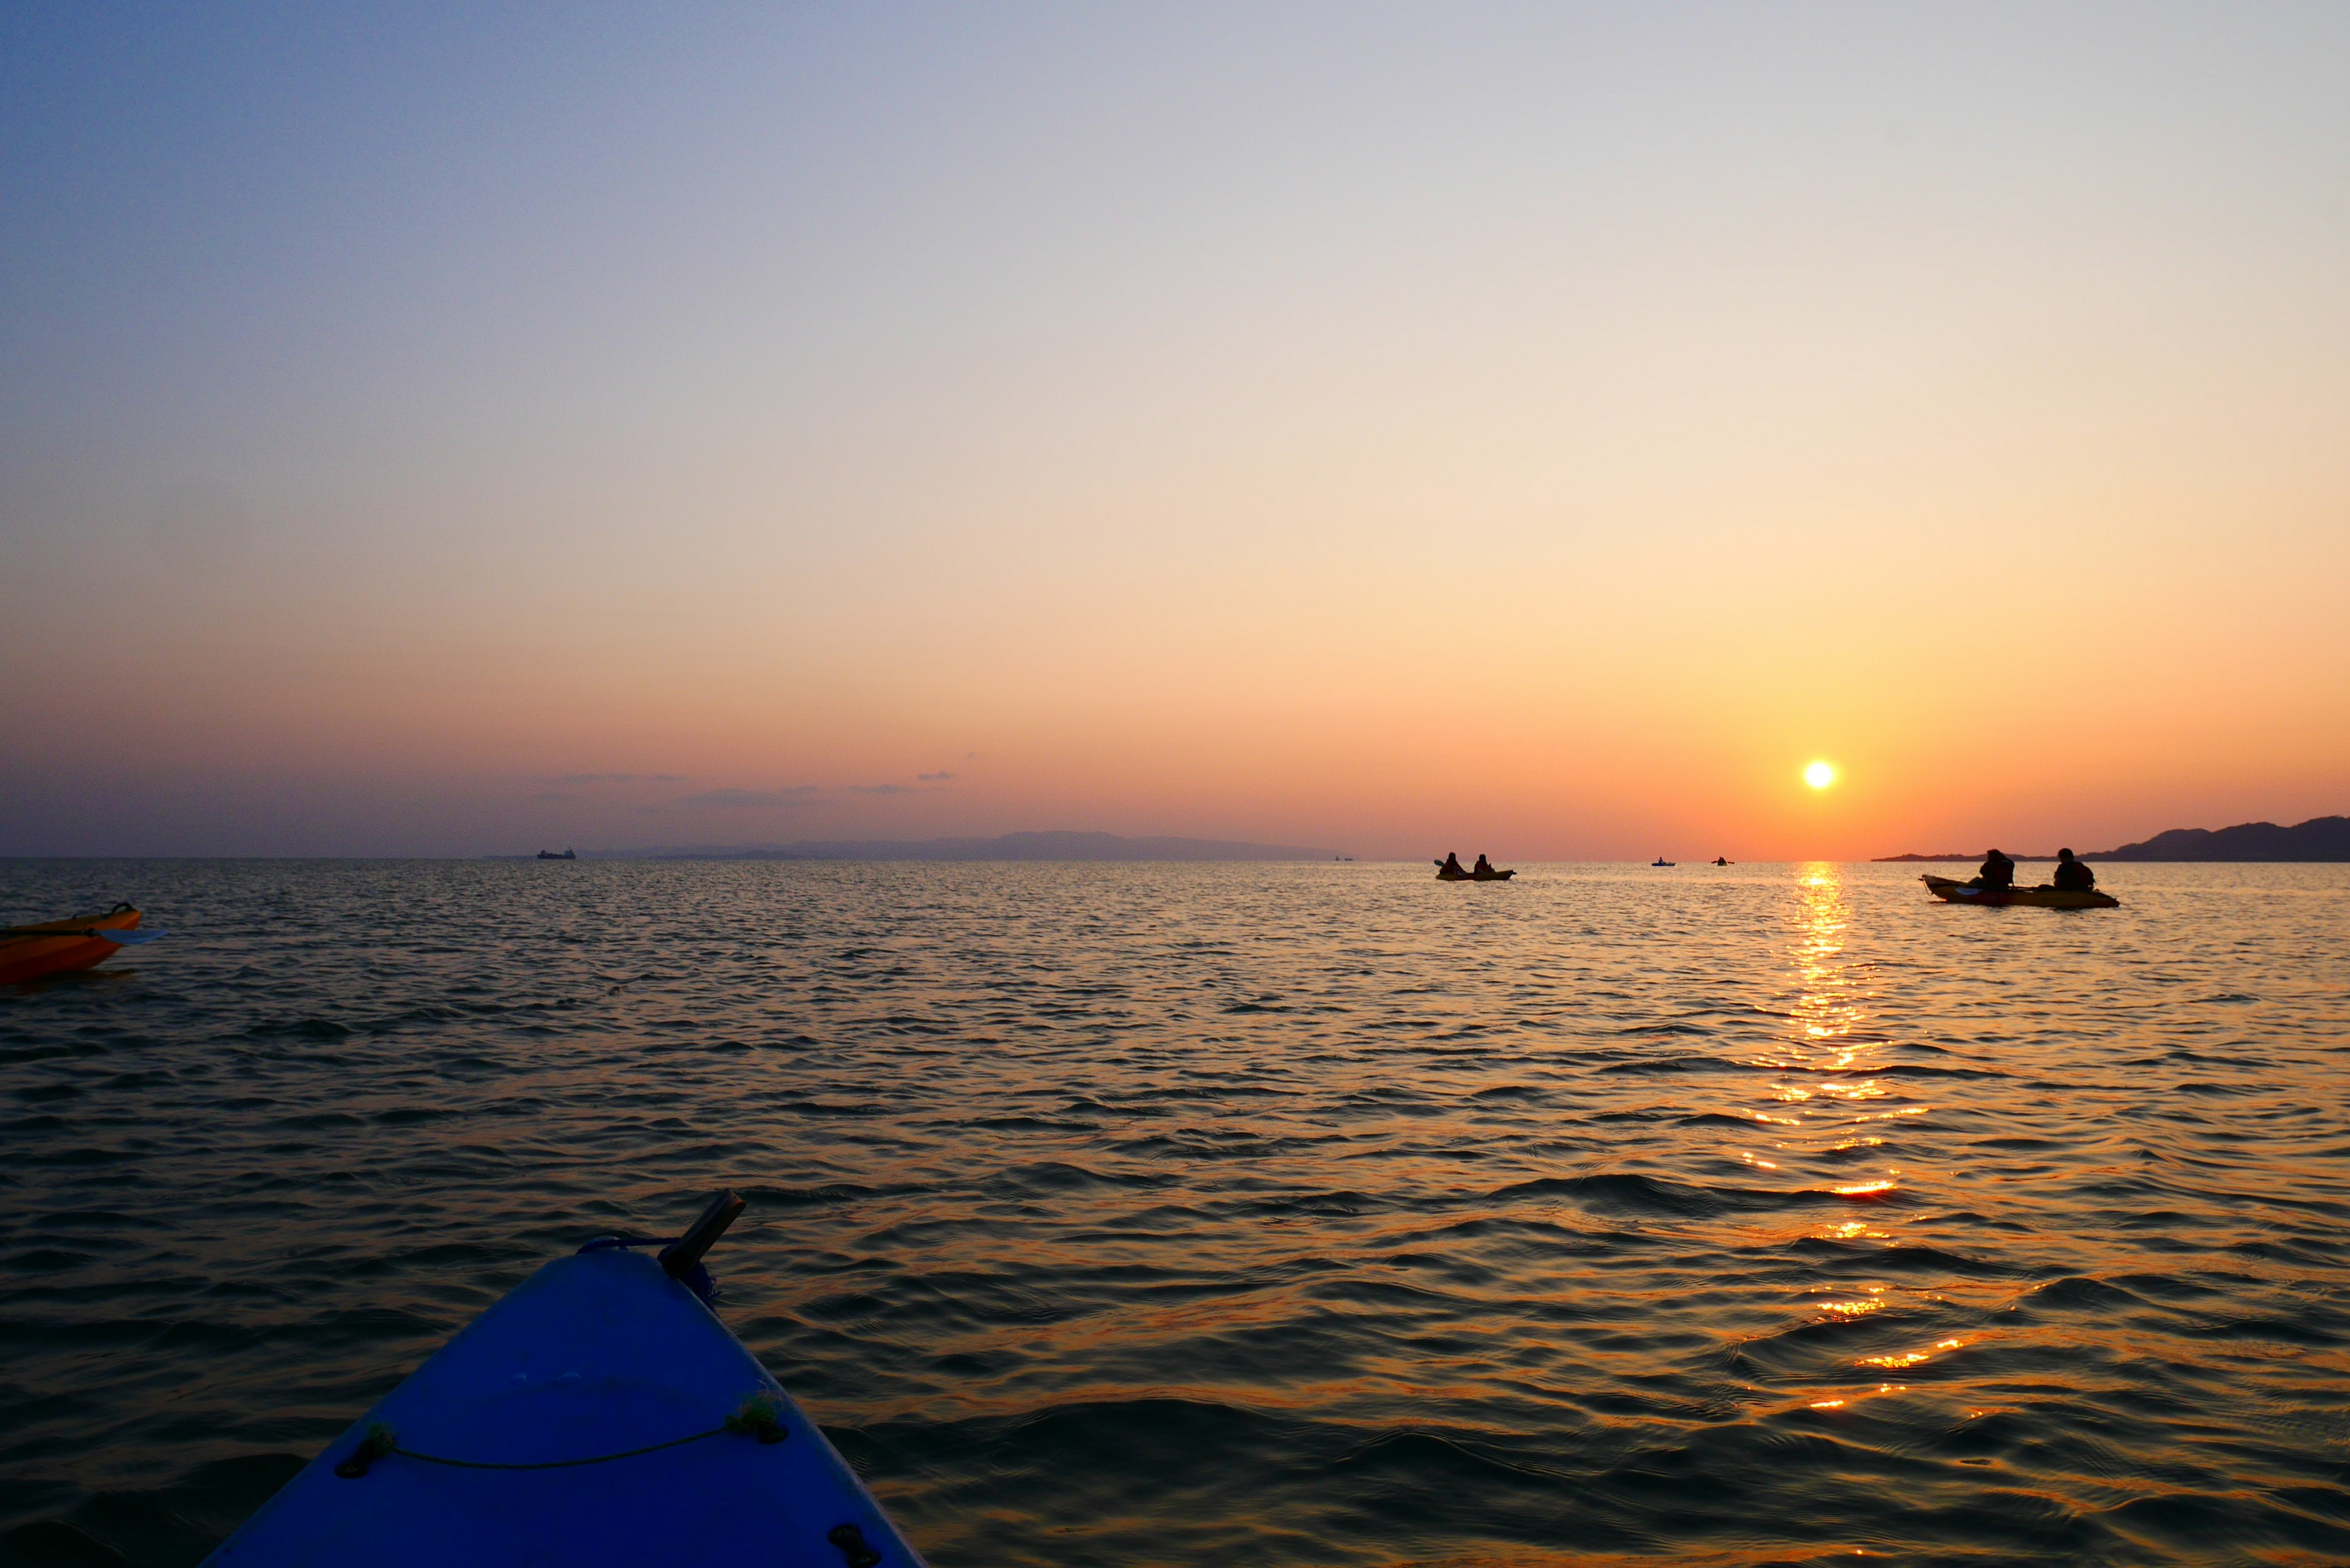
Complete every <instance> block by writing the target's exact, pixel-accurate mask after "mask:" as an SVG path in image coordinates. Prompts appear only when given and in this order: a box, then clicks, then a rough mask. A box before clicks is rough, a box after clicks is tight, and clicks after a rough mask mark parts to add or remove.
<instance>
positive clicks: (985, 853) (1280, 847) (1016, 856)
mask: <svg viewBox="0 0 2350 1568" xmlns="http://www.w3.org/2000/svg"><path fill="white" fill-rule="evenodd" d="M590 858H594V859H602V860H611V859H629V860H1335V859H1336V858H1338V854H1337V851H1336V850H1331V849H1306V848H1302V847H1300V846H1296V845H1294V844H1240V843H1235V842H1232V841H1231V840H1228V839H1221V838H1127V837H1123V836H1120V835H1118V834H1115V833H1007V834H1004V835H1003V836H1001V837H997V838H918V839H904V838H859V839H837V840H826V841H820V842H815V843H806V844H773V845H754V846H748V847H745V846H720V845H698V846H683V847H678V848H668V849H633V850H620V851H615V852H611V853H608V854H604V855H598V856H591V857H590Z"/></svg>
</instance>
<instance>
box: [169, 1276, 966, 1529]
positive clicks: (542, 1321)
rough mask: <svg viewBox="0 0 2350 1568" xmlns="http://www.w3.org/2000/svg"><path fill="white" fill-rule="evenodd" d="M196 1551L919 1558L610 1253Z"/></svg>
mask: <svg viewBox="0 0 2350 1568" xmlns="http://www.w3.org/2000/svg"><path fill="white" fill-rule="evenodd" d="M729 1417H734V1418H735V1419H734V1421H733V1423H732V1424H731V1425H732V1426H733V1429H729V1428H730V1421H729ZM762 1428H764V1430H762ZM778 1433H779V1434H780V1436H777V1435H776V1434H778ZM363 1445H364V1446H365V1447H366V1449H367V1450H368V1451H367V1452H366V1453H361V1452H360V1450H361V1449H362V1446H363ZM338 1467H340V1468H339V1469H338ZM354 1470H356V1471H359V1472H361V1473H357V1474H354V1473H352V1472H353V1471H354ZM207 1562H208V1563H210V1564H211V1565H212V1568H245V1565H247V1564H253V1565H262V1564H266V1565H268V1568H283V1565H290V1564H295V1563H321V1564H327V1563H331V1564H334V1565H335V1568H369V1565H377V1564H380V1565H381V1568H393V1565H395V1564H396V1565H398V1568H417V1565H419V1564H422V1563H444V1564H460V1563H462V1564H473V1563H479V1564H490V1563H500V1564H509V1563H511V1564H540V1563H543V1564H547V1565H549V1568H553V1565H556V1564H560V1565H562V1568H593V1565H598V1564H620V1563H629V1564H637V1563H712V1564H718V1563H725V1564H729V1565H733V1564H747V1563H762V1564H784V1565H792V1568H799V1565H805V1568H883V1565H888V1568H919V1565H920V1563H921V1558H920V1555H919V1554H917V1553H916V1552H914V1550H913V1548H912V1547H910V1546H909V1545H907V1544H906V1542H905V1541H904V1540H903V1539H902V1538H901V1537H900V1536H899V1534H898V1532H897V1530H896V1529H895V1527H893V1526H892V1525H891V1524H890V1523H889V1520H888V1518H887V1517H886V1516H885V1515H884V1514H883V1513H882V1511H881V1509H880V1506H879V1504H878V1503H876V1502H875V1501H873V1499H872V1498H871V1497H870V1496H869V1495H868V1493H867V1492H866V1490H865V1489H864V1487H863V1486H861V1485H860V1484H858V1480H857V1478H856V1476H855V1474H854V1473H853V1472H851V1471H850V1469H849V1468H848V1465H847V1461H846V1460H844V1459H842V1458H841V1457H840V1455H839V1454H838V1453H837V1451H836V1450H835V1449H833V1447H832V1445H831V1444H830V1443H828V1442H827V1441H826V1440H825V1438H824V1434H823V1433H822V1432H820V1431H818V1430H817V1429H816V1424H815V1423H814V1422H813V1421H810V1420H809V1419H808V1418H807V1417H806V1415H805V1414H804V1413H802V1411H801V1410H800V1408H799V1407H797V1406H796V1405H795V1404H794V1403H793V1402H792V1400H791V1397H790V1396H788V1395H786V1394H785V1392H784V1391H783V1388H782V1387H781V1386H779V1385H778V1384H777V1383H776V1382H775V1379H774V1378H773V1377H771V1376H768V1375H767V1372H766V1369H765V1368H764V1367H762V1366H760V1365H759V1363H758V1361H757V1360H756V1359H755V1358H754V1357H753V1356H752V1355H751V1353H750V1352H749V1351H747V1350H745V1349H744V1348H743V1345H742V1344H741V1342H740V1341H738V1340H736V1339H735V1337H734V1336H733V1334H730V1333H728V1332H727V1330H726V1327H725V1325H724V1324H721V1323H720V1322H719V1321H718V1319H717V1318H716V1317H714V1316H712V1314H711V1312H710V1310H709V1308H707V1307H705V1306H704V1305H703V1304H702V1302H701V1301H700V1300H698V1299H697V1298H696V1297H695V1295H694V1293H693V1292H692V1291H691V1289H689V1288H688V1287H687V1286H686V1285H684V1284H681V1283H680V1282H678V1281H677V1280H674V1279H671V1277H670V1276H669V1275H668V1274H667V1273H665V1272H663V1271H662V1268H661V1266H660V1263H658V1262H655V1261H654V1260H653V1259H651V1258H649V1257H645V1256H642V1255H640V1254H638V1253H634V1252H630V1251H624V1250H621V1249H620V1248H618V1247H607V1248H605V1249H603V1250H599V1251H585V1252H580V1253H577V1254H575V1255H573V1256H571V1257H567V1258H558V1259H556V1261H555V1262H550V1263H548V1264H547V1265H546V1266H545V1267H544V1268H542V1269H540V1270H539V1271H538V1272H537V1273H536V1274H534V1275H532V1276H531V1277H530V1279H529V1280H527V1281H525V1282H524V1283H523V1284H522V1285H521V1286H520V1287H518V1288H517V1289H516V1290H515V1292H514V1293H512V1294H510V1295H508V1296H507V1297H506V1298H505V1299H504V1301H501V1302H499V1303H497V1304H496V1305H495V1306H494V1307H492V1308H491V1309H490V1310H489V1311H488V1312H486V1313H484V1314H482V1315H481V1317H479V1318H477V1319H476V1320H474V1322H473V1324H471V1325H470V1326H468V1327H467V1328H465V1329H464V1330H463V1332H461V1333H460V1334H457V1335H456V1337H455V1338H453V1339H452V1340H451V1341H450V1342H449V1343H448V1344H447V1345H443V1346H442V1348H441V1350H440V1351H439V1352H438V1353H436V1354H435V1355H433V1356H432V1358H431V1359H430V1360H428V1361H427V1362H425V1364H424V1365H423V1366H421V1367H419V1368H418V1369H417V1370H416V1372H415V1373H414V1374H413V1375H412V1376H411V1377H410V1378H409V1379H408V1381H406V1382H405V1383H402V1384H401V1385H400V1386H399V1387H398V1388H396V1389H394V1390H393V1391H392V1392H391V1393H390V1395H389V1396H388V1397H385V1399H384V1400H383V1401H382V1402H381V1403H380V1404H379V1405H377V1406H376V1407H375V1408H374V1409H372V1410H370V1411H369V1412H368V1413H367V1414H366V1415H365V1416H364V1417H360V1419H359V1421H358V1422H357V1423H356V1424H354V1425H353V1426H352V1427H351V1428H350V1429H349V1430H348V1431H346V1432H345V1433H344V1434H343V1435H342V1436H341V1437H339V1438H336V1439H335V1441H334V1442H332V1443H331V1444H329V1445H328V1448H327V1450H326V1452H325V1453H323V1454H321V1455H319V1456H318V1457H317V1459H313V1460H312V1461H311V1462H310V1464H309V1465H308V1466H307V1468H306V1469H303V1470H302V1472H301V1473H300V1474H299V1475H296V1477H295V1478H294V1479H293V1480H291V1481H288V1482H287V1483H286V1486H285V1488H284V1490H280V1491H279V1492H278V1494H277V1495H276V1497H274V1498H272V1499H271V1500H270V1501H268V1502H267V1503H265V1504H264V1505H263V1507H262V1509H261V1511H259V1512H257V1513H255V1515H254V1516H253V1517H252V1518H251V1519H250V1520H248V1521H246V1522H245V1524H244V1527H243V1528H242V1529H240V1530H239V1531H238V1532H236V1533H235V1534H234V1535H233V1536H231V1537H230V1538H229V1539H228V1540H227V1541H226V1542H224V1543H223V1544H222V1546H221V1548H220V1549H219V1550H218V1551H217V1552H214V1553H213V1555H212V1556H211V1557H210V1558H209V1559H207Z"/></svg>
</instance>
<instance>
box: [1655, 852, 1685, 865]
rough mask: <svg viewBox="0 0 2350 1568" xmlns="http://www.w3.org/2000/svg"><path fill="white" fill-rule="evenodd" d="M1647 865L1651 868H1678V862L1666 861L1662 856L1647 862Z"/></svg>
mask: <svg viewBox="0 0 2350 1568" xmlns="http://www.w3.org/2000/svg"><path fill="white" fill-rule="evenodd" d="M1648 864H1649V865H1651V866H1678V865H1679V864H1680V862H1679V861H1678V860H1668V859H1666V858H1665V857H1663V856H1661V855H1659V856H1658V857H1656V858H1655V859H1654V860H1651V861H1649V862H1648Z"/></svg>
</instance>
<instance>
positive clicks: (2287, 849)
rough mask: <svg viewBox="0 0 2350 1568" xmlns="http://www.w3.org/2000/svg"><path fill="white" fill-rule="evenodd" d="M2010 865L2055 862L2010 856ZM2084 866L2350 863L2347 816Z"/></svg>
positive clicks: (2211, 836)
mask: <svg viewBox="0 0 2350 1568" xmlns="http://www.w3.org/2000/svg"><path fill="white" fill-rule="evenodd" d="M1981 858H1982V852H1981V850H1974V851H1970V852H1967V853H1962V854H1955V855H1880V856H1878V857H1877V863H1878V864H1880V865H1883V864H1889V863H1892V862H1897V861H1910V860H1980V859H1981ZM2009 858H2010V859H2012V860H2054V858H2056V857H2054V856H2053V855H2014V856H2010V857H2009ZM2081 858H2082V859H2084V860H2328V861H2330V860H2350V816H2313V817H2311V818H2310V819H2309V820H2308V821H2307V822H2302V823H2296V824H2294V825H2293V826H2291V827H2279V826H2277V825H2276V824H2275V823H2273V822H2244V823H2239V824H2237V825H2236V826H2233V827H2221V828H2217V829H2214V828H2209V827H2174V828H2171V829H2170V830H2169V831H2168V832H2166V833H2158V834H2156V835H2155V836H2153V837H2152V838H2149V839H2147V840H2146V841H2145V842H2143V843H2139V844H2125V845H2123V846H2121V847H2120V848H2118V849H2093V850H2091V851H2089V852H2088V853H2087V854H2085V855H2083V856H2082V857H2081Z"/></svg>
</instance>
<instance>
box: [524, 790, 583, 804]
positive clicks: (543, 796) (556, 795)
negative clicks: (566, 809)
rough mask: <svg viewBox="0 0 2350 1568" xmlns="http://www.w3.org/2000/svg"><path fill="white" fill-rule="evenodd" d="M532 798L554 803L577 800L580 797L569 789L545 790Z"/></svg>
mask: <svg viewBox="0 0 2350 1568" xmlns="http://www.w3.org/2000/svg"><path fill="white" fill-rule="evenodd" d="M530 798H531V799H533V800H536V801H548V802H552V801H561V800H577V799H579V798H580V797H579V796H578V795H576V794H572V793H571V792H570V791H569V790H567V789H543V790H541V791H539V792H538V793H537V794H535V795H532V796H531V797H530Z"/></svg>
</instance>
